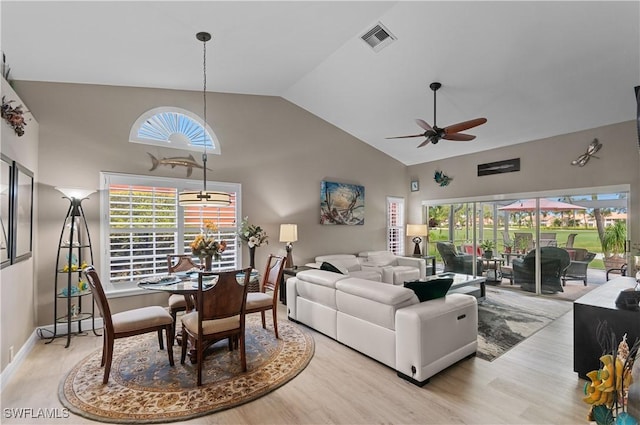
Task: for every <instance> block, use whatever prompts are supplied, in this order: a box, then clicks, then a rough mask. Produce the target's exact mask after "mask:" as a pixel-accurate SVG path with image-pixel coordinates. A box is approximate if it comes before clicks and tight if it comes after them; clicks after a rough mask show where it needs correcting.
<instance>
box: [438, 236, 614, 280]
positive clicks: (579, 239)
mask: <svg viewBox="0 0 640 425" xmlns="http://www.w3.org/2000/svg"><path fill="white" fill-rule="evenodd" d="M514 232H518V233H531V234H532V235H533V234H534V231H533V230H532V229H530V228H517V227H509V235H510V237H511V239H512V240H513V233H514ZM543 232H545V233H548V232H549V233H555V234H556V240H557V241H558V246H559V247H561V248H562V247H564V246H565V244H566V242H567V238H568V236H569V234H570V233H577V236H576V237H575V240H574V243H573V247H574V248H585V249H587V250H588V251H591V252H595V253H597V254H601V253H602V247H601V245H600V239H599V238H598V231H597V230H596V229H588V230H587V229H566V228H562V229H560V228H547V227H545V228H544V230H543ZM484 234H485V235H492V234H493V229H491V228H485V229H484ZM534 236H535V235H534ZM465 237H466V232H465V231H464V230H463V229H456V231H455V238H456V241H455V243H456V245H457V246H458V245H460V244H462V243H463V242H464V241H465ZM446 240H449V230H448V229H446V228H435V229H431V230H430V231H429V242H430V243H429V254H430V255H435V256H436V257H437V258H438V259H439V260H441V258H440V254H438V251H437V249H436V244H435V243H436V242H438V241H446ZM497 242H498V249H497V251H498V252H502V251H504V249H503V241H502V233H501V231H498V240H497ZM589 267H590V268H594V269H601V270H604V263H603V262H602V260H600V259H598V258H596V259H595V260H593V261H592V262H591V263H589Z"/></svg>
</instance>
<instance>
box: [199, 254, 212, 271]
mask: <svg viewBox="0 0 640 425" xmlns="http://www.w3.org/2000/svg"><path fill="white" fill-rule="evenodd" d="M203 259H204V261H202V260H203ZM211 263H213V256H212V255H205V256H204V257H201V258H200V264H204V270H205V271H208V272H210V271H211Z"/></svg>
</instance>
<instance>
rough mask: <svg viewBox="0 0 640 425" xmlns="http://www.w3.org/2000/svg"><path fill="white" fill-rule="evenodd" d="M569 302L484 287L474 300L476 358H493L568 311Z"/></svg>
mask: <svg viewBox="0 0 640 425" xmlns="http://www.w3.org/2000/svg"><path fill="white" fill-rule="evenodd" d="M572 307H573V303H571V302H568V301H556V300H550V299H548V298H544V297H540V296H533V295H526V294H525V293H524V292H522V291H521V292H515V291H512V290H504V289H498V288H494V287H489V286H487V297H486V299H485V300H484V301H482V302H480V303H478V351H477V354H476V355H477V357H479V358H481V359H484V360H488V361H493V360H495V359H496V358H498V357H499V356H501V355H502V354H504V353H506V352H507V351H509V350H510V349H511V348H513V347H515V346H516V345H517V344H519V343H520V342H521V341H524V340H525V339H526V338H528V337H530V336H531V335H533V334H534V333H536V332H538V331H539V330H540V329H542V328H544V327H545V326H547V325H548V324H549V323H551V322H552V321H554V320H555V319H557V318H558V317H560V316H562V315H563V314H565V313H566V312H568V311H570V310H571V309H572Z"/></svg>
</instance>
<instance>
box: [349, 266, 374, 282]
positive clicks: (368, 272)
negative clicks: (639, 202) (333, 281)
mask: <svg viewBox="0 0 640 425" xmlns="http://www.w3.org/2000/svg"><path fill="white" fill-rule="evenodd" d="M349 276H350V277H357V278H359V279H366V280H373V281H374V282H382V273H380V271H378V270H377V269H372V268H369V267H366V268H364V269H362V270H354V271H352V272H351V271H350V272H349Z"/></svg>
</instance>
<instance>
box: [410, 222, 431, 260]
mask: <svg viewBox="0 0 640 425" xmlns="http://www.w3.org/2000/svg"><path fill="white" fill-rule="evenodd" d="M428 235H429V229H428V228H427V225H426V224H407V236H413V239H412V241H413V243H414V244H415V246H414V248H413V256H414V257H420V256H421V255H422V254H421V253H420V242H422V238H421V236H428Z"/></svg>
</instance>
